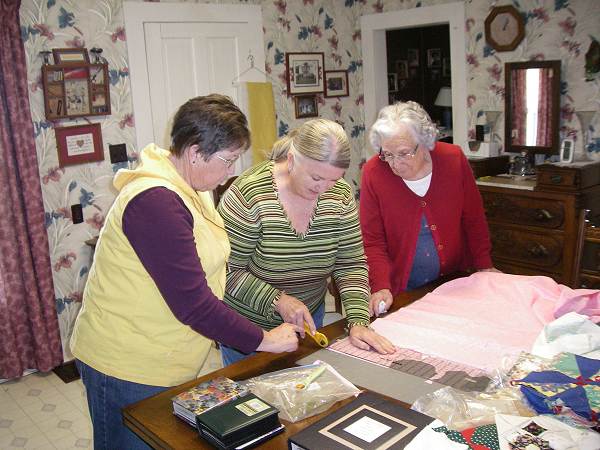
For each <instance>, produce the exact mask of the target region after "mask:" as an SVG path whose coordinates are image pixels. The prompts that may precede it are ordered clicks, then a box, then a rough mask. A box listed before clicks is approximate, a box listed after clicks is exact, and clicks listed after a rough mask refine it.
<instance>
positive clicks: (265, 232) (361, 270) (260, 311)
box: [218, 161, 369, 330]
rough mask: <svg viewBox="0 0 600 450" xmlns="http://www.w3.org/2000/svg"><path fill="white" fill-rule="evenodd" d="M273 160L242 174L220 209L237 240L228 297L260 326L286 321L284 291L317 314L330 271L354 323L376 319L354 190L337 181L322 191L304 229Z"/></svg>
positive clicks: (348, 314)
mask: <svg viewBox="0 0 600 450" xmlns="http://www.w3.org/2000/svg"><path fill="white" fill-rule="evenodd" d="M273 165H274V163H273V161H266V162H264V163H261V164H258V165H257V166H255V167H253V168H251V169H249V170H247V171H246V172H245V173H244V174H243V175H241V176H240V177H239V178H238V179H237V180H236V181H235V182H234V183H233V185H232V186H231V187H230V188H229V190H228V191H227V192H226V193H225V195H224V196H223V198H222V199H221V203H220V204H219V207H218V210H219V213H220V214H221V216H222V217H223V220H224V222H225V227H226V229H227V233H228V234H229V239H230V241H231V256H230V258H229V271H228V274H227V287H226V292H225V297H224V301H225V302H226V303H227V304H228V305H229V306H231V307H232V308H234V309H235V310H237V311H238V312H240V313H241V314H243V315H244V316H246V317H247V318H249V319H250V320H251V321H252V322H254V323H256V324H257V325H259V326H260V327H262V328H264V329H267V330H270V329H272V328H274V327H276V326H277V325H279V324H281V323H282V319H281V317H280V316H279V314H278V313H277V312H276V311H275V309H274V308H273V302H274V301H275V299H276V298H277V297H278V295H279V293H280V292H281V291H284V292H285V293H286V294H288V295H292V296H294V297H296V298H298V299H299V300H301V301H302V302H304V304H305V305H306V306H307V307H308V309H309V310H310V312H311V313H313V312H314V311H315V310H316V309H317V308H318V307H319V306H320V305H321V304H322V303H323V301H324V300H325V293H326V290H327V278H328V277H329V276H330V275H331V276H332V277H333V279H334V281H335V284H336V286H337V288H338V290H339V292H340V296H341V300H342V303H343V305H344V308H345V310H346V316H347V320H348V322H351V323H352V322H359V323H366V324H368V322H369V311H368V298H369V276H368V269H367V263H366V258H365V254H364V248H363V242H362V236H361V234H360V227H359V223H358V214H357V209H356V203H355V201H354V197H353V193H352V189H351V188H350V185H349V184H348V183H347V182H346V181H344V180H338V181H337V182H336V183H335V185H334V186H333V187H332V188H331V189H330V190H328V191H327V192H325V193H323V194H321V195H320V196H319V200H318V202H317V207H316V211H315V213H314V215H313V217H312V219H311V223H310V225H309V228H308V231H307V232H306V234H305V235H298V234H297V233H296V232H295V230H294V229H293V228H292V225H291V224H290V222H289V220H288V218H287V215H286V214H285V211H284V209H283V207H282V206H281V203H280V202H279V199H278V196H277V189H276V187H275V182H274V180H273Z"/></svg>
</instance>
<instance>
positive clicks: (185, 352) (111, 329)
mask: <svg viewBox="0 0 600 450" xmlns="http://www.w3.org/2000/svg"><path fill="white" fill-rule="evenodd" d="M168 155H169V152H167V151H166V150H163V149H160V148H158V147H156V146H155V145H153V144H151V145H149V146H148V147H146V148H145V149H144V150H143V151H142V152H141V154H140V164H139V166H138V167H137V168H136V169H135V170H120V171H119V172H118V173H117V175H116V176H115V180H114V184H115V187H116V188H117V189H118V190H120V192H119V195H118V196H117V198H116V199H115V202H114V204H113V205H112V207H111V209H110V211H109V212H108V215H107V217H106V222H105V224H104V227H103V228H102V231H101V232H100V238H99V240H98V244H97V246H96V252H95V255H94V263H93V264H92V267H91V269H90V273H89V277H88V280H87V283H86V286H85V290H84V294H83V306H82V308H81V311H80V312H79V316H78V317H77V321H76V323H75V327H74V331H73V335H72V337H71V351H72V353H73V355H74V356H75V357H76V358H78V359H79V360H81V361H83V362H84V363H86V364H88V365H90V366H92V367H93V368H95V369H96V370H98V371H100V372H103V373H105V374H107V375H111V376H114V377H116V378H120V379H122V380H127V381H132V382H135V383H142V384H150V385H155V386H174V385H177V384H181V383H183V382H185V381H188V380H190V379H193V378H195V377H196V376H197V374H198V372H199V370H200V368H201V367H202V364H203V363H204V361H205V359H206V356H207V355H208V352H209V349H210V344H211V341H210V340H208V339H207V338H205V337H204V336H202V335H200V334H198V333H196V332H195V331H193V330H192V329H191V328H190V327H188V326H186V325H183V324H182V323H181V322H179V321H178V320H177V319H176V318H175V316H174V315H173V313H172V312H171V310H170V309H169V307H168V306H167V304H166V302H165V301H164V299H163V297H162V296H161V294H160V292H159V291H158V289H157V287H156V285H155V284H154V281H153V280H152V278H151V277H150V275H149V274H148V273H147V272H146V270H145V269H144V266H143V265H142V263H141V262H140V260H139V259H138V257H137V256H136V254H135V252H134V250H133V248H132V247H131V245H130V244H129V241H128V240H127V237H126V236H125V234H124V233H123V230H122V226H121V221H122V217H123V212H124V211H125V207H126V206H127V204H128V203H129V201H130V200H131V199H132V198H133V197H135V196H136V195H137V194H139V193H140V192H142V191H145V190H147V189H150V188H152V187H156V186H163V187H166V188H168V189H170V190H172V191H174V192H175V193H177V194H178V195H179V196H180V197H181V199H182V200H183V202H184V203H185V205H186V206H187V208H188V210H189V211H190V212H191V214H192V216H193V219H194V239H195V242H196V248H197V250H198V255H199V257H200V261H201V262H202V268H203V270H204V272H205V274H206V278H207V281H208V285H209V287H210V288H211V289H212V291H213V293H214V294H215V295H216V296H217V297H218V298H220V299H221V298H223V293H224V290H225V264H226V261H227V259H228V257H229V252H230V247H229V240H228V238H227V233H226V232H225V229H224V227H223V220H222V219H221V217H220V216H219V214H218V213H217V211H216V210H215V208H214V204H213V201H212V198H211V196H210V193H209V192H204V193H199V192H196V191H194V190H193V189H192V188H191V187H190V186H189V185H188V184H187V183H186V182H185V181H184V180H183V179H182V178H181V177H180V176H179V174H178V173H177V171H176V170H175V167H174V166H173V164H172V163H171V162H170V161H169V160H168Z"/></svg>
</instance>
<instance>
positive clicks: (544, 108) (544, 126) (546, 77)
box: [536, 69, 554, 147]
mask: <svg viewBox="0 0 600 450" xmlns="http://www.w3.org/2000/svg"><path fill="white" fill-rule="evenodd" d="M552 72H553V70H552V69H540V98H539V102H538V126H537V139H536V141H537V142H536V145H538V146H540V147H549V146H551V145H552V142H550V141H551V139H552V131H551V130H550V127H551V126H552V123H551V117H552V92H551V91H552V87H551V86H552V77H553V76H554V74H553V73H552Z"/></svg>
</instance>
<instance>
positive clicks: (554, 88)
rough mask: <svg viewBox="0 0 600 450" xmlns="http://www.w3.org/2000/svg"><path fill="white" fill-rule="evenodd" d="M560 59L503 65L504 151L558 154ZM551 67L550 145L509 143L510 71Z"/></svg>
mask: <svg viewBox="0 0 600 450" xmlns="http://www.w3.org/2000/svg"><path fill="white" fill-rule="evenodd" d="M560 66H561V63H560V61H558V60H556V61H526V62H512V63H506V64H505V65H504V76H505V78H504V119H505V120H504V152H513V153H520V152H523V151H526V152H528V153H542V154H545V155H558V153H559V147H560V142H559V119H560V77H561V74H560V69H561V67H560ZM548 68H550V69H553V70H554V73H555V74H558V76H554V77H553V78H552V84H551V86H550V91H551V95H552V116H551V118H550V126H551V130H552V131H551V133H552V134H551V138H552V145H550V146H547V147H542V146H527V145H513V144H511V134H512V133H511V124H512V108H513V104H512V95H511V86H512V71H513V70H519V69H548Z"/></svg>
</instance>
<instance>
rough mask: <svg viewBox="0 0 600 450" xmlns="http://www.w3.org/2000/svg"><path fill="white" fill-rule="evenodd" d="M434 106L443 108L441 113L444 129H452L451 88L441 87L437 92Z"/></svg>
mask: <svg viewBox="0 0 600 450" xmlns="http://www.w3.org/2000/svg"><path fill="white" fill-rule="evenodd" d="M434 105H435V106H441V107H442V108H444V109H443V112H442V122H443V125H444V127H445V128H448V129H450V128H452V88H449V87H447V86H444V87H442V88H441V89H440V92H438V95H437V97H436V99H435V102H434Z"/></svg>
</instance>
